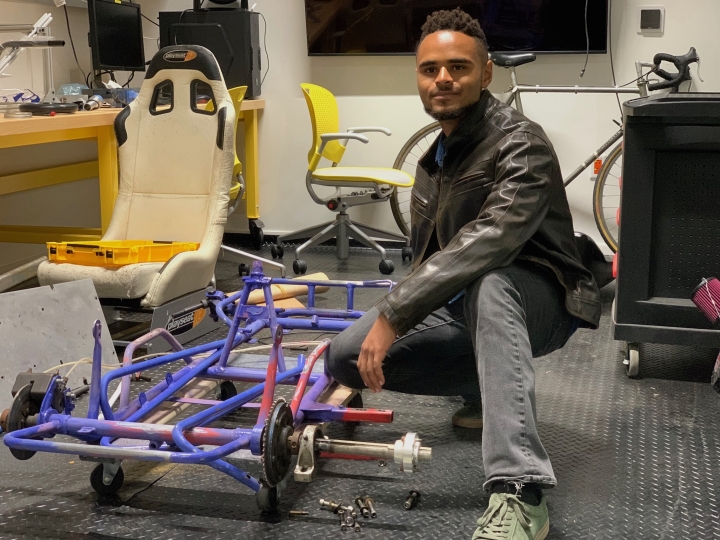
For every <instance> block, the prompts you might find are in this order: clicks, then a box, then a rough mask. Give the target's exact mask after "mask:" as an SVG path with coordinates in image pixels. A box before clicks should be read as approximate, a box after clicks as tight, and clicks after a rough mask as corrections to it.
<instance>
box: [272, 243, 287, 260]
mask: <svg viewBox="0 0 720 540" xmlns="http://www.w3.org/2000/svg"><path fill="white" fill-rule="evenodd" d="M270 255H272V258H273V259H282V258H283V255H285V248H283V246H282V244H281V243H279V242H278V243H277V244H273V245H272V246H270Z"/></svg>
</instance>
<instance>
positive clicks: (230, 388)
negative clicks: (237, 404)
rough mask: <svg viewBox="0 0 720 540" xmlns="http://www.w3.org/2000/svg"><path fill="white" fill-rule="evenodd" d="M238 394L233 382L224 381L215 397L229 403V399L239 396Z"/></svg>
mask: <svg viewBox="0 0 720 540" xmlns="http://www.w3.org/2000/svg"><path fill="white" fill-rule="evenodd" d="M237 394H238V391H237V388H235V385H234V384H233V383H232V381H223V382H221V383H220V386H218V389H217V392H216V393H215V397H217V399H219V400H220V401H227V400H228V399H230V398H234V397H235V396H237Z"/></svg>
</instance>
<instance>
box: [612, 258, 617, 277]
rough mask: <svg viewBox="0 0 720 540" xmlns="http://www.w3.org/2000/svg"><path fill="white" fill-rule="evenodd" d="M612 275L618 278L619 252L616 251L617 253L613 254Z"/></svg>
mask: <svg viewBox="0 0 720 540" xmlns="http://www.w3.org/2000/svg"><path fill="white" fill-rule="evenodd" d="M612 276H613V277H614V278H617V276H618V254H617V253H615V255H613V262H612Z"/></svg>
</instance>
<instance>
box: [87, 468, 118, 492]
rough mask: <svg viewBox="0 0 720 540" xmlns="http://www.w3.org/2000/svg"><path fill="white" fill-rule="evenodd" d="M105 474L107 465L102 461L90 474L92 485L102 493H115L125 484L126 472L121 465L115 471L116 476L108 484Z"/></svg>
mask: <svg viewBox="0 0 720 540" xmlns="http://www.w3.org/2000/svg"><path fill="white" fill-rule="evenodd" d="M104 476H105V467H104V466H103V464H102V463H100V464H99V465H98V466H97V467H95V468H94V469H93V472H92V473H91V474H90V485H91V486H92V488H93V489H94V490H95V491H96V492H97V493H98V494H100V495H115V494H116V493H117V492H118V491H119V490H120V488H121V487H122V485H123V482H124V481H125V473H124V472H123V470H122V467H120V468H119V469H118V470H117V472H116V473H115V477H114V478H113V479H112V481H111V482H110V484H106V483H105V482H104V481H103V478H104Z"/></svg>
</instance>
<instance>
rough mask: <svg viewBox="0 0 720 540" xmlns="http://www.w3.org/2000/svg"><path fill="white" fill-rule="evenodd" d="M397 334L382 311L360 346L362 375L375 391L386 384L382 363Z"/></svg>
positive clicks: (368, 385) (359, 358) (359, 366)
mask: <svg viewBox="0 0 720 540" xmlns="http://www.w3.org/2000/svg"><path fill="white" fill-rule="evenodd" d="M395 336H396V332H395V329H394V328H393V327H392V325H391V324H390V322H389V321H388V320H387V319H386V318H385V315H383V314H382V313H381V314H380V315H379V316H378V318H377V320H376V321H375V324H373V327H372V328H371V329H370V332H368V335H367V336H366V337H365V341H363V344H362V347H360V356H359V357H358V370H359V371H360V377H362V380H363V382H364V383H365V385H366V386H367V387H368V388H369V389H370V390H372V391H373V392H379V391H380V390H382V386H383V384H385V376H384V375H383V370H382V363H383V360H385V355H386V354H387V352H388V349H390V346H391V345H392V344H393V342H394V341H395Z"/></svg>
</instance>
